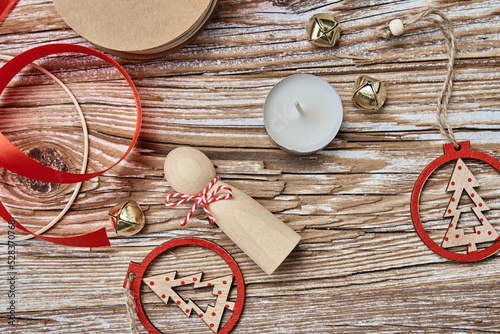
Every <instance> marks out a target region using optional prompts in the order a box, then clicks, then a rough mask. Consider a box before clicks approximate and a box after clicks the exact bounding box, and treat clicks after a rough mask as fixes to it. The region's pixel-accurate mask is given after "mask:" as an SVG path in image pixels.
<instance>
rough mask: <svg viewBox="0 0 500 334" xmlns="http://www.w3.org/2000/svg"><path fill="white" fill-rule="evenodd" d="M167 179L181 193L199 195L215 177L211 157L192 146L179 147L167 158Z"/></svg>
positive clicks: (165, 167)
mask: <svg viewBox="0 0 500 334" xmlns="http://www.w3.org/2000/svg"><path fill="white" fill-rule="evenodd" d="M164 169H165V179H166V180H167V182H168V183H169V184H170V186H171V187H172V188H173V189H174V190H175V191H176V192H179V193H183V194H187V195H197V194H199V193H201V192H202V191H203V189H204V188H205V187H206V186H207V185H208V184H209V183H210V181H212V180H213V179H214V177H215V168H214V165H213V164H212V162H211V161H210V159H209V158H208V157H207V156H206V155H205V154H203V153H202V152H201V151H199V150H197V149H195V148H192V147H187V146H185V147H178V148H176V149H174V150H172V151H170V153H169V154H168V155H167V158H166V159H165V166H164Z"/></svg>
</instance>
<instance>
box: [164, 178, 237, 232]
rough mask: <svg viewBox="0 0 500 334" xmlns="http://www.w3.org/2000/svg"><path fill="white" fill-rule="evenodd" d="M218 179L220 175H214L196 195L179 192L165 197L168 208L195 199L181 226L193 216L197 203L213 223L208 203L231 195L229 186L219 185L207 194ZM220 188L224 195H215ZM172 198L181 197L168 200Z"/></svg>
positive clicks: (228, 197)
mask: <svg viewBox="0 0 500 334" xmlns="http://www.w3.org/2000/svg"><path fill="white" fill-rule="evenodd" d="M219 180H220V177H218V176H216V177H215V178H214V179H213V180H212V181H211V182H210V183H209V184H208V185H207V186H206V187H205V189H203V191H202V192H201V193H200V194H198V195H186V194H181V193H172V194H170V195H168V196H167V198H165V205H166V206H168V207H169V208H173V207H175V206H177V205H181V204H184V203H186V202H188V201H196V202H195V203H194V204H193V206H192V207H191V210H189V213H188V215H187V217H186V218H185V219H184V220H183V221H182V223H181V226H184V225H186V223H187V221H188V220H189V219H190V218H191V217H192V216H193V213H194V210H196V208H197V207H198V205H201V206H202V207H203V210H204V211H205V213H206V214H207V216H208V218H209V219H210V222H211V223H212V224H215V218H214V217H213V216H212V214H211V213H210V211H209V210H208V204H210V203H212V202H215V201H220V200H223V199H230V198H231V197H233V191H232V190H231V188H229V187H228V186H223V185H220V186H218V187H217V189H215V191H214V192H212V193H211V194H210V195H208V196H207V193H208V191H209V190H210V189H211V188H212V187H213V185H214V184H215V183H216V182H217V181H219ZM221 190H226V191H227V194H225V195H219V196H216V195H217V193H218V192H219V191H221ZM172 198H182V199H181V200H180V201H178V202H173V203H171V202H170V199H172Z"/></svg>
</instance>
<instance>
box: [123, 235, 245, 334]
mask: <svg viewBox="0 0 500 334" xmlns="http://www.w3.org/2000/svg"><path fill="white" fill-rule="evenodd" d="M181 246H199V247H204V248H207V249H209V250H211V251H213V252H215V253H216V254H218V255H219V256H220V257H222V258H223V259H224V261H226V263H227V264H228V265H229V268H230V269H231V271H232V274H229V275H225V276H222V277H218V278H214V279H210V280H208V281H207V280H204V279H202V273H201V272H198V273H196V274H193V275H189V276H183V277H176V276H177V272H176V271H170V272H167V273H165V274H161V275H155V276H149V277H144V274H145V272H146V270H147V269H148V267H149V265H150V264H151V263H152V262H153V261H154V260H155V259H156V258H157V257H158V256H160V255H161V254H163V253H164V252H166V251H168V250H171V249H173V248H175V247H181ZM131 273H133V274H135V277H134V278H133V279H131V278H130V277H131V276H130V274H131ZM129 279H131V282H130V289H131V290H132V291H133V294H134V300H135V306H136V310H137V316H138V317H139V320H140V321H141V323H142V324H143V325H144V327H145V328H146V329H147V330H148V332H149V333H151V334H161V332H160V331H159V330H158V329H157V328H156V327H155V326H154V325H153V323H151V321H150V320H149V318H148V317H147V315H146V313H145V312H144V308H143V306H142V301H141V284H142V283H143V282H144V284H146V286H148V287H149V288H150V289H151V290H153V292H155V293H156V295H157V296H158V297H159V298H161V299H162V301H163V302H164V303H165V304H166V303H168V302H169V300H171V301H173V303H174V304H176V305H177V306H178V307H179V308H180V309H181V310H182V312H183V313H184V314H186V315H187V316H190V315H191V314H195V315H197V316H199V317H200V318H201V319H202V321H204V322H205V323H206V324H207V326H208V327H209V328H210V330H211V331H212V332H214V333H217V334H226V333H229V331H231V329H233V327H234V326H235V324H236V322H237V321H238V319H239V317H240V315H241V312H242V310H243V302H244V299H245V282H244V280H243V275H242V273H241V270H240V268H239V267H238V264H237V263H236V261H234V259H233V258H232V257H231V255H229V254H228V253H227V252H226V251H225V250H224V249H223V248H221V247H220V246H218V245H216V244H214V243H213V242H210V241H207V240H203V239H197V238H181V239H174V240H171V241H168V242H166V243H164V244H162V245H160V246H158V247H156V248H155V249H153V250H152V251H151V253H149V254H148V255H147V256H146V258H144V260H143V261H142V263H140V264H138V263H135V262H130V265H129V268H128V271H127V276H126V278H125V283H124V287H126V286H127V283H129V282H128V281H129ZM233 281H235V282H236V289H237V297H236V301H231V300H228V297H229V293H230V290H231V286H232V283H233ZM188 284H193V288H199V287H207V286H210V287H213V291H212V294H214V295H215V296H216V297H217V299H216V301H215V303H214V305H213V306H211V305H209V306H207V308H206V310H202V309H201V308H200V307H198V306H197V305H196V304H195V303H194V302H193V301H192V300H191V299H189V300H187V301H186V300H184V298H182V297H181V296H179V295H178V294H177V292H176V291H175V290H174V288H175V287H178V286H181V285H188ZM226 310H229V311H232V312H233V313H232V315H231V317H230V318H229V320H228V321H227V322H226V324H225V325H224V326H223V327H222V328H221V329H220V330H219V329H218V328H219V325H220V323H221V319H222V315H223V313H224V312H225V311H226ZM210 330H208V332H210Z"/></svg>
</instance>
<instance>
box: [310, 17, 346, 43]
mask: <svg viewBox="0 0 500 334" xmlns="http://www.w3.org/2000/svg"><path fill="white" fill-rule="evenodd" d="M306 30H307V38H308V40H309V42H311V44H313V45H316V46H321V47H332V46H334V45H335V43H337V41H338V40H339V37H340V22H339V20H338V19H337V18H336V17H335V16H334V15H333V14H330V13H319V14H314V15H313V16H312V17H311V18H310V19H309V22H308V23H307V27H306Z"/></svg>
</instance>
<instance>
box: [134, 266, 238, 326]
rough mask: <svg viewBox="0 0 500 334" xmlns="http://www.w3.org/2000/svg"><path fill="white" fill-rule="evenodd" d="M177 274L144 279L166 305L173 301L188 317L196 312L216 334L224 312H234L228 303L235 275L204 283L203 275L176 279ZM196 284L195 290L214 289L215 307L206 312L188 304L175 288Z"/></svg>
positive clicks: (231, 303) (210, 307)
mask: <svg viewBox="0 0 500 334" xmlns="http://www.w3.org/2000/svg"><path fill="white" fill-rule="evenodd" d="M176 274H177V272H175V271H173V272H170V273H166V274H161V275H156V276H151V277H145V278H144V279H143V281H144V283H146V284H147V285H148V286H149V287H150V288H151V289H152V290H153V291H154V292H155V293H156V294H157V295H158V297H160V298H161V299H162V300H163V302H164V303H165V304H168V301H169V300H170V299H171V300H172V301H173V302H174V303H175V304H176V305H177V306H178V307H179V308H180V309H181V310H182V312H183V313H184V314H185V315H186V316H188V317H189V316H190V315H191V313H192V311H194V312H195V313H196V314H198V316H199V317H200V318H201V319H202V320H203V321H204V322H205V323H206V324H207V325H208V326H209V327H210V329H212V331H213V332H214V333H217V331H218V330H219V326H220V322H221V320H222V315H223V314H224V310H225V309H228V310H230V311H233V309H234V305H235V303H234V302H231V301H228V300H227V298H228V296H229V292H230V290H231V286H232V283H233V278H234V276H233V275H227V276H223V277H219V278H215V279H213V280H209V281H203V282H202V275H203V273H201V272H200V273H197V274H194V275H191V276H185V277H180V278H175V276H176ZM189 284H194V286H193V288H195V289H196V288H204V287H207V286H208V287H213V289H212V294H214V295H215V296H217V298H216V300H215V304H214V306H211V305H208V306H207V309H206V311H203V310H202V309H201V308H200V307H198V305H196V304H195V303H194V302H193V301H192V300H190V299H189V300H188V301H187V302H186V301H184V299H183V298H182V297H181V296H179V294H178V293H177V292H175V291H174V289H173V288H175V287H180V286H185V285H189Z"/></svg>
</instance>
